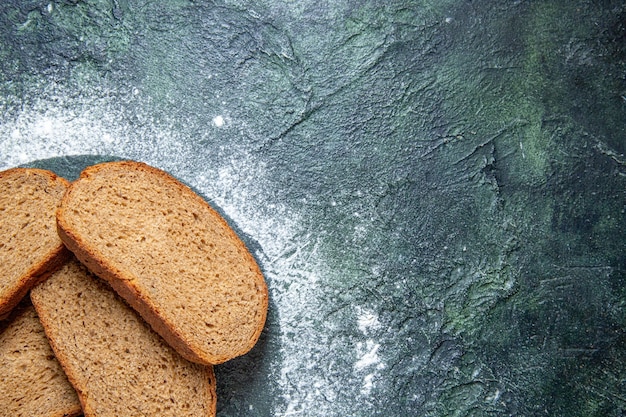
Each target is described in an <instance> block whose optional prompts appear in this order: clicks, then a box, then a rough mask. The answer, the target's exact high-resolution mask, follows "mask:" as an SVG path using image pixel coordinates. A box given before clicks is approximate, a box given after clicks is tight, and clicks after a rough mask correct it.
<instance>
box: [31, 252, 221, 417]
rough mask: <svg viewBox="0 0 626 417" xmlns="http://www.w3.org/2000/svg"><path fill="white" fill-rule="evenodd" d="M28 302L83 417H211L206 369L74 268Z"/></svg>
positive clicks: (210, 377)
mask: <svg viewBox="0 0 626 417" xmlns="http://www.w3.org/2000/svg"><path fill="white" fill-rule="evenodd" d="M30 297H31V300H32V302H33V305H34V306H35V308H36V310H37V312H38V314H39V317H40V320H41V323H42V324H43V327H44V329H45V331H46V334H47V336H48V339H49V340H50V344H51V346H52V349H53V350H54V352H55V355H56V357H57V358H58V359H59V362H60V363H61V366H62V367H63V369H64V370H65V373H66V374H67V376H68V378H69V380H70V382H71V383H72V385H73V386H74V388H75V389H76V392H77V393H78V398H79V399H80V402H81V404H82V407H83V411H84V413H85V417H96V416H97V417H117V416H127V417H132V416H160V417H163V416H176V417H184V416H189V417H192V416H193V417H199V416H214V415H215V412H216V394H215V376H214V374H213V367H212V366H210V365H208V366H207V365H200V364H196V363H192V362H189V361H187V360H186V359H184V358H183V357H182V356H180V355H179V354H178V353H177V352H176V351H175V350H174V349H173V348H172V347H171V346H169V345H168V344H167V343H166V342H165V341H164V340H163V339H162V338H161V337H160V336H159V335H158V334H156V333H155V332H154V331H153V330H152V329H151V328H150V326H149V325H148V324H147V323H146V322H145V321H143V319H142V318H141V317H140V316H139V315H138V314H137V313H136V312H135V311H134V310H133V309H132V308H130V307H129V306H128V305H127V304H126V303H125V302H124V301H123V299H122V298H121V297H119V296H118V295H117V294H116V293H115V291H113V290H112V289H111V288H110V287H109V285H108V284H107V283H106V282H104V281H102V280H100V279H99V278H97V277H96V276H94V275H91V274H90V273H89V272H88V271H87V269H86V268H85V267H84V265H81V264H80V263H79V262H78V261H76V260H73V261H70V262H68V263H67V264H66V265H64V266H63V267H62V268H61V269H60V270H59V271H57V272H55V273H54V274H52V275H51V276H50V278H48V279H47V280H46V281H44V282H43V283H41V284H39V285H38V286H36V287H35V288H33V289H32V290H31V293H30Z"/></svg>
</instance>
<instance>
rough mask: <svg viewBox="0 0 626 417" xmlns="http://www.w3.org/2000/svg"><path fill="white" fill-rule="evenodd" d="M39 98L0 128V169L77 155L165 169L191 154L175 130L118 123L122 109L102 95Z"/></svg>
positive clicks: (57, 93)
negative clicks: (120, 159) (115, 158)
mask: <svg viewBox="0 0 626 417" xmlns="http://www.w3.org/2000/svg"><path fill="white" fill-rule="evenodd" d="M42 96H43V97H45V98H42V99H40V100H35V101H34V102H32V103H31V104H29V105H24V107H23V108H22V110H21V111H20V112H19V113H18V114H17V115H16V116H15V117H13V118H7V119H6V120H3V122H2V124H0V149H2V151H3V154H2V157H1V158H0V170H3V169H8V168H11V167H15V166H18V165H22V164H25V163H27V162H30V161H35V160H40V159H48V158H53V157H59V156H71V155H83V154H93V155H115V156H122V157H125V158H129V159H135V160H139V161H144V162H147V163H150V164H152V165H155V166H159V167H161V168H163V169H168V168H170V167H174V166H176V165H178V164H181V163H182V162H184V161H185V158H186V157H187V156H189V155H191V150H190V149H189V147H188V146H187V144H186V142H185V141H184V140H183V139H184V138H183V137H182V135H181V134H180V133H179V132H178V131H177V129H175V128H173V127H171V126H167V125H165V124H160V123H157V122H155V121H150V122H146V123H137V124H132V125H130V124H128V123H127V122H123V121H122V119H121V118H120V113H123V110H121V109H117V110H116V109H115V105H114V104H113V103H111V99H110V98H107V97H106V96H105V97H96V98H93V97H91V98H89V97H81V98H78V99H77V98H76V97H73V95H71V94H68V93H64V92H63V91H53V92H45V93H42ZM142 116H143V117H145V118H147V119H149V118H148V117H147V116H145V115H140V117H139V118H141V117H142ZM163 163H165V164H166V166H163Z"/></svg>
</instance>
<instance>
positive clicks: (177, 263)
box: [59, 161, 268, 364]
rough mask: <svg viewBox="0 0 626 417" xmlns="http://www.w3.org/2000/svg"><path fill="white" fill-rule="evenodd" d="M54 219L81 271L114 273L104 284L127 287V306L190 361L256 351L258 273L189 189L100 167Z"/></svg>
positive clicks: (130, 167) (262, 309) (261, 289)
mask: <svg viewBox="0 0 626 417" xmlns="http://www.w3.org/2000/svg"><path fill="white" fill-rule="evenodd" d="M59 213H60V214H59V227H61V228H63V229H65V230H66V231H67V232H68V235H69V236H70V238H71V239H73V242H71V243H70V244H68V246H69V247H70V248H72V245H78V246H80V249H81V251H84V252H86V253H87V254H88V255H89V258H91V259H81V260H82V261H84V262H86V264H87V265H89V262H92V263H93V262H94V260H95V262H97V263H99V264H101V265H104V267H105V269H107V270H108V272H109V273H110V274H109V275H112V277H111V276H105V278H107V279H116V280H121V281H125V282H126V284H127V285H128V286H130V287H132V288H133V291H135V292H136V296H137V299H134V300H129V301H130V302H131V304H133V302H137V301H139V302H140V303H143V304H144V305H145V306H146V307H147V308H149V309H150V310H151V311H152V312H153V313H154V314H155V315H156V316H157V317H158V320H160V321H162V324H163V325H164V327H165V328H166V332H171V334H175V335H176V337H178V338H180V339H181V340H183V343H184V344H185V345H187V347H189V348H190V349H191V350H192V351H194V352H195V354H196V355H197V358H192V360H194V359H195V360H196V361H198V362H202V363H213V364H216V363H221V362H224V361H226V360H228V359H231V358H233V357H235V356H239V355H242V354H244V353H246V352H247V351H248V350H250V349H251V348H252V346H254V344H255V343H256V340H257V339H258V337H259V335H260V332H261V330H262V328H263V325H264V323H265V319H266V313H267V305H268V294H267V287H266V284H265V281H264V278H263V275H262V274H261V271H260V269H259V267H258V266H257V264H256V261H255V260H254V258H253V257H252V256H251V254H250V253H249V252H248V250H247V248H246V247H245V245H244V243H243V242H242V241H241V240H240V239H239V238H238V237H237V235H236V234H235V233H234V231H233V230H232V229H231V228H230V227H229V226H228V224H227V223H226V221H225V220H224V219H223V218H222V217H221V216H220V215H219V214H218V213H217V212H216V211H215V210H213V209H212V208H211V207H210V206H209V205H208V204H207V203H206V202H205V201H204V200H203V199H202V198H201V197H199V196H198V195H197V194H195V193H194V192H193V191H192V190H191V189H190V188H188V187H187V186H185V185H183V184H181V183H180V182H178V181H177V180H175V179H174V178H173V177H171V176H169V175H168V174H166V173H164V172H163V171H160V170H157V169H155V168H152V167H149V166H147V165H144V164H141V163H136V162H130V161H128V162H114V163H105V164H101V165H96V166H93V167H90V168H88V169H87V170H85V171H84V172H83V174H82V175H81V178H80V179H79V180H77V181H76V182H74V183H73V184H72V186H71V188H70V192H68V193H67V195H66V197H65V199H64V201H63V204H62V210H61V211H60V212H59ZM114 287H115V285H114ZM133 305H134V304H133ZM139 311H141V308H140V309H139ZM147 319H148V321H150V319H149V318H147ZM153 324H154V323H153ZM160 327H161V326H160V324H158V325H156V326H155V329H157V331H160V332H162V330H159V328H160ZM171 334H170V336H171ZM164 337H166V339H167V338H168V335H165V334H164ZM181 353H182V352H181ZM198 358H200V359H199V360H198Z"/></svg>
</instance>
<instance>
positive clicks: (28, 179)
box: [0, 168, 70, 319]
mask: <svg viewBox="0 0 626 417" xmlns="http://www.w3.org/2000/svg"><path fill="white" fill-rule="evenodd" d="M68 185H69V183H68V181H67V180H65V179H63V178H61V177H58V176H56V175H55V174H54V173H53V172H50V171H46V170H42V169H32V168H12V169H9V170H6V171H2V172H0V319H1V318H3V317H6V316H7V315H8V314H9V312H10V311H11V309H12V308H13V307H15V306H16V305H17V303H19V301H20V300H21V299H22V298H23V297H24V296H25V295H26V294H27V293H28V290H29V289H30V288H32V287H33V286H35V285H36V284H37V283H39V282H41V281H42V280H43V279H45V277H46V276H47V275H49V274H50V273H51V272H53V271H54V270H56V269H57V268H59V267H60V266H61V265H63V263H65V262H66V261H67V259H69V256H70V252H69V251H68V250H67V249H66V248H65V246H64V245H63V243H62V242H61V239H59V236H58V234H57V230H56V210H57V207H58V205H59V203H60V202H61V197H63V194H64V193H65V191H66V190H67V187H68Z"/></svg>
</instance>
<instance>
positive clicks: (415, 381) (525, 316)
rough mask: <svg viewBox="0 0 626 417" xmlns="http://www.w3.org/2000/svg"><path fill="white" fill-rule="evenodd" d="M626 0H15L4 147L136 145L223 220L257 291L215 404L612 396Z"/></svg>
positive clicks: (616, 378) (622, 264)
mask: <svg viewBox="0 0 626 417" xmlns="http://www.w3.org/2000/svg"><path fill="white" fill-rule="evenodd" d="M625 19H626V7H625V6H624V5H623V2H620V1H611V0H607V1H603V2H590V1H582V0H576V1H574V2H572V1H564V0H563V1H561V0H558V1H550V2H534V1H524V0H520V1H509V2H501V1H494V0H492V1H487V0H482V1H472V2H468V1H452V0H446V1H440V0H437V1H435V0H432V1H431V0H424V1H416V2H404V1H385V2H382V1H380V2H376V1H372V2H356V1H338V2H332V3H328V4H324V3H323V2H317V1H316V2H312V1H301V2H288V1H282V2H281V1H269V0H267V1H261V2H246V1H235V0H230V1H219V2H211V3H209V2H194V1H184V0H179V1H170V2H147V1H146V2H144V1H128V0H108V1H106V0H84V1H69V0H66V1H57V2H48V1H45V2H40V1H37V0H32V1H27V2H17V1H8V2H3V3H2V4H1V5H0V28H1V29H0V32H1V37H0V46H1V48H0V55H1V58H2V59H1V60H0V80H1V83H0V93H1V94H0V107H1V108H2V114H1V119H0V155H1V158H0V168H8V167H11V166H15V165H20V164H29V165H37V166H44V167H46V168H52V169H57V170H58V171H60V173H62V174H64V175H67V176H68V177H71V176H73V175H76V173H77V172H78V170H79V169H80V167H82V166H84V165H87V164H89V163H92V162H95V161H96V160H100V159H102V158H105V157H117V158H134V159H140V160H143V161H146V162H148V163H151V164H153V165H156V166H158V167H159V168H163V169H166V170H168V171H170V172H171V173H172V174H174V175H175V176H177V177H179V178H181V179H182V180H183V181H185V182H186V183H188V184H190V185H191V186H193V187H194V188H195V189H196V190H198V191H199V192H200V193H201V194H202V195H203V196H205V197H206V198H207V199H208V200H209V201H210V202H211V203H212V204H214V205H215V206H216V207H217V208H218V209H219V210H220V211H221V212H223V213H224V214H225V216H227V217H228V218H229V219H230V220H231V221H232V223H233V225H234V226H235V227H236V228H237V229H238V230H239V232H240V233H241V234H242V235H243V236H244V238H245V239H246V241H247V242H248V244H249V245H250V246H251V248H252V249H253V251H254V252H255V255H256V256H257V258H258V259H259V262H260V264H261V266H262V268H263V270H264V272H265V274H266V276H267V279H268V283H269V286H270V297H271V306H270V317H269V320H268V325H267V328H266V331H265V333H264V335H263V337H262V340H261V341H260V343H259V345H258V346H257V347H256V348H255V350H254V351H253V352H251V353H250V354H249V355H247V356H246V357H243V358H240V359H237V360H235V361H233V362H229V363H227V364H224V365H221V366H219V367H217V369H216V373H217V377H218V395H219V399H218V415H220V416H238V415H244V414H245V415H250V416H255V415H258V416H267V415H274V416H288V415H301V416H344V415H358V416H372V415H381V416H383V415H384V416H404V415H425V416H448V415H458V416H490V415H493V416H496V415H497V416H500V415H537V416H540V415H546V416H548V415H550V416H552V415H567V416H577V415H579V416H620V415H622V414H623V413H624V412H626V398H625V396H624V392H626V386H625V383H624V381H625V380H626V366H625V365H624V364H625V363H626V348H625V346H626V334H625V331H626V330H625V329H626V293H625V288H626V287H625V285H624V284H625V282H626V272H625V268H626V259H625V257H624V253H625V249H626V238H625V237H624V233H623V231H624V230H625V228H626V216H625V201H626V191H625V190H626V156H625V153H626V149H625V148H626V144H625V141H624V137H625V133H626V132H625V129H626V123H625V121H626V47H625V45H626V20H625ZM72 155H74V156H72ZM76 155H83V156H76ZM84 155H91V156H84ZM94 155H96V156H94ZM97 155H104V156H105V157H101V156H97Z"/></svg>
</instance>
